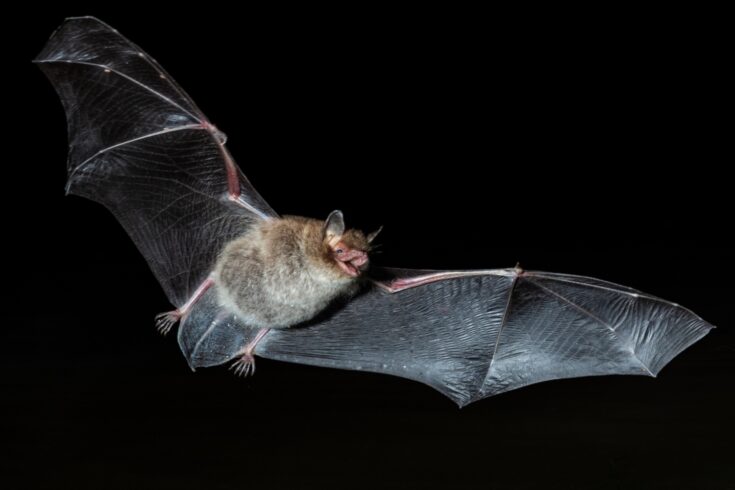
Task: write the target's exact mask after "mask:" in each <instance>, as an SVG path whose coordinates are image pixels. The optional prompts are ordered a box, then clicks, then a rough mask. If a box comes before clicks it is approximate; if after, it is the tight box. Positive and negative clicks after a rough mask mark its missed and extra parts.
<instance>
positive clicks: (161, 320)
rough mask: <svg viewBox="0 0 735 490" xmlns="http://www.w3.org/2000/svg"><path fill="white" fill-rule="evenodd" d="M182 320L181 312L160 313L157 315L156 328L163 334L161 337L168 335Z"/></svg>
mask: <svg viewBox="0 0 735 490" xmlns="http://www.w3.org/2000/svg"><path fill="white" fill-rule="evenodd" d="M180 319H181V313H179V310H173V311H166V312H164V313H159V314H158V315H156V328H157V329H158V331H159V332H160V333H161V335H166V334H167V333H168V332H169V331H170V330H171V327H173V326H174V325H176V323H177V322H178V321H179V320H180Z"/></svg>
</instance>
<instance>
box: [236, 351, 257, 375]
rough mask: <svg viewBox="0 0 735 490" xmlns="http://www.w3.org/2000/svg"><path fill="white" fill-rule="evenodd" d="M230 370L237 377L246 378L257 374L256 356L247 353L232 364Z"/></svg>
mask: <svg viewBox="0 0 735 490" xmlns="http://www.w3.org/2000/svg"><path fill="white" fill-rule="evenodd" d="M230 369H231V370H233V371H234V372H235V376H242V377H243V378H246V377H248V376H250V375H252V374H255V356H253V354H252V353H251V352H246V353H245V354H243V355H242V356H240V359H238V360H237V361H235V362H233V363H232V366H230Z"/></svg>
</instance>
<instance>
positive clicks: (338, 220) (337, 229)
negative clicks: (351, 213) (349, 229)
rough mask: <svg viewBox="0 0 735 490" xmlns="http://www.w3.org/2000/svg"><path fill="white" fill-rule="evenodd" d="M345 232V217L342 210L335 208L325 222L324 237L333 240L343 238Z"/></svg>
mask: <svg viewBox="0 0 735 490" xmlns="http://www.w3.org/2000/svg"><path fill="white" fill-rule="evenodd" d="M344 233H345V218H344V216H342V211H338V210H334V211H332V212H331V213H329V216H327V220H326V221H325V222H324V239H325V240H327V241H329V242H331V241H332V240H333V239H335V238H337V239H339V238H341V237H342V235H344Z"/></svg>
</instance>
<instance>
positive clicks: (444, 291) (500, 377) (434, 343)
mask: <svg viewBox="0 0 735 490" xmlns="http://www.w3.org/2000/svg"><path fill="white" fill-rule="evenodd" d="M481 273H482V272H481V271H469V272H467V275H464V276H463V275H461V274H462V273H461V272H456V273H454V274H455V275H454V277H451V275H450V278H447V279H442V277H447V273H446V272H444V273H427V272H425V271H416V273H415V274H414V276H413V278H415V279H417V278H422V277H432V276H436V277H438V278H437V280H435V281H429V282H422V281H417V282H416V283H417V284H419V285H418V286H416V287H409V288H407V289H403V290H399V291H396V292H393V293H390V292H387V291H385V290H384V289H382V288H378V287H375V288H371V289H369V290H367V291H366V292H364V294H362V295H361V296H359V297H357V298H355V299H354V300H353V301H350V302H349V303H347V304H345V305H342V307H341V308H338V309H337V310H336V311H334V312H332V313H331V314H330V315H329V316H328V317H326V318H323V319H321V321H320V322H319V323H318V324H316V325H311V326H308V327H306V328H300V329H295V330H288V331H276V332H272V333H270V334H269V335H268V336H266V337H265V339H264V340H263V341H262V342H261V344H260V345H259V346H258V349H257V353H258V355H260V356H263V357H268V358H272V359H279V360H283V361H291V362H299V363H304V364H313V365H318V366H327V367H337V368H347V369H358V370H365V371H374V372H381V373H386V374H394V375H398V376H403V377H406V378H410V379H414V380H417V381H421V382H423V383H426V384H428V385H430V386H433V387H434V388H436V389H437V390H439V391H441V392H442V393H444V394H445V395H447V396H448V397H450V398H451V399H452V400H454V401H455V402H456V403H458V404H459V405H466V404H467V403H470V402H473V401H476V400H479V399H481V398H484V397H487V396H491V395H495V394H498V393H502V392H504V391H509V390H513V389H516V388H520V387H522V386H525V385H529V384H533V383H538V382H541V381H547V380H551V379H559V378H574V377H579V376H596V375H605V374H639V375H655V374H657V373H658V372H659V371H660V370H661V368H663V367H664V365H666V363H668V362H669V361H670V360H671V359H673V358H674V357H675V356H676V355H677V354H679V353H680V352H681V351H683V350H684V349H686V348H687V347H688V346H690V345H691V344H693V343H694V342H696V341H697V340H699V339H700V338H702V337H703V336H704V335H706V334H707V332H708V331H709V329H710V328H712V326H711V325H709V324H708V323H707V322H705V321H703V320H702V319H701V318H699V317H698V316H696V315H695V314H693V313H692V312H690V311H689V310H686V309H685V308H682V307H680V306H677V305H674V304H672V303H669V302H666V301H663V300H660V299H658V298H654V297H651V296H648V295H645V294H642V293H639V292H637V291H635V290H633V289H630V288H626V287H623V286H617V285H615V284H611V283H607V282H604V281H599V280H596V279H591V278H585V277H578V276H564V275H557V274H546V273H542V272H521V271H517V270H515V269H508V270H501V271H487V272H485V273H484V274H483V275H478V274H481ZM458 274H459V275H458ZM396 276H397V277H399V278H400V279H399V280H405V279H406V278H408V277H411V274H410V271H407V270H405V269H404V270H400V271H398V272H397V274H396ZM572 278H573V281H572ZM390 283H391V280H386V282H385V284H390Z"/></svg>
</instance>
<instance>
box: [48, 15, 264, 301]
mask: <svg viewBox="0 0 735 490" xmlns="http://www.w3.org/2000/svg"><path fill="white" fill-rule="evenodd" d="M36 62H37V63H38V64H39V66H40V67H41V69H42V70H43V71H44V73H45V74H46V75H47V76H48V78H49V79H50V80H51V82H52V83H53V85H54V87H55V88H56V90H57V92H58V93H59V96H60V98H61V101H62V103H63V105H64V108H65V110H66V116H67V123H68V129H69V160H68V171H69V178H68V182H67V191H68V192H70V193H72V194H77V195H80V196H84V197H87V198H89V199H93V200H95V201H97V202H99V203H101V204H103V205H104V206H105V207H107V208H108V209H109V210H110V211H112V213H113V214H114V215H115V216H116V217H117V219H118V220H119V221H120V222H121V223H122V225H123V226H124V227H125V229H126V230H127V232H128V234H129V235H130V236H131V237H132V238H133V240H134V241H135V244H136V245H137V246H138V248H139V249H140V251H141V252H142V254H143V255H144V257H145V258H146V260H147V261H148V264H149V265H150V267H151V269H152V270H153V272H154V274H155V275H156V278H157V279H158V280H159V282H160V283H161V285H162V286H163V288H164V290H165V292H166V294H167V295H168V297H169V299H170V301H171V302H172V303H173V304H175V305H176V306H181V305H182V304H184V303H185V302H186V300H187V299H188V298H189V297H190V296H191V294H192V292H193V291H194V290H196V288H197V287H198V286H199V285H200V284H201V282H202V281H203V280H204V278H206V276H207V275H208V274H209V273H210V271H211V268H212V265H213V263H214V260H215V259H216V256H217V254H218V253H219V251H220V250H221V249H222V247H223V245H224V244H225V243H227V242H228V241H229V240H231V239H232V238H234V237H236V236H238V235H240V234H241V233H243V232H244V231H245V230H246V229H247V228H248V226H250V225H251V224H252V223H253V222H254V221H256V220H260V219H263V218H267V217H271V216H276V214H275V212H273V210H272V209H271V208H270V207H269V206H268V204H267V203H266V202H265V201H264V200H263V199H262V198H261V197H260V195H258V193H257V192H256V191H255V189H254V188H253V187H252V186H251V185H250V183H249V182H248V180H247V179H246V178H245V176H244V175H242V173H241V172H240V171H239V170H238V169H237V167H236V166H234V163H233V162H232V160H231V158H230V156H229V154H228V153H227V150H226V149H225V148H224V146H223V144H222V143H223V135H222V134H221V133H219V132H218V131H216V130H215V129H214V127H213V126H212V125H211V124H209V122H208V121H207V119H206V117H205V116H204V115H203V114H202V113H201V111H200V110H199V109H198V108H197V106H196V105H195V104H194V103H193V102H192V101H191V99H190V98H189V97H188V96H187V95H186V94H185V93H184V92H183V90H181V88H179V86H178V85H177V84H176V83H175V82H174V81H173V79H172V78H171V77H170V76H169V75H168V74H167V73H166V72H165V71H164V70H163V69H162V68H161V67H160V66H159V65H158V64H157V63H156V62H155V61H154V60H153V59H152V58H151V57H150V56H148V55H147V54H145V53H144V52H143V51H142V50H141V49H140V48H139V47H137V46H136V45H135V44H133V43H131V42H130V41H128V40H127V39H125V38H124V37H123V36H121V35H120V34H119V33H118V32H117V31H116V30H114V29H112V28H111V27H110V26H108V25H106V24H104V23H103V22H100V21H99V20H97V19H94V18H87V17H85V18H74V19H69V20H67V21H66V22H65V23H64V24H63V25H62V26H61V27H60V28H59V29H58V30H57V31H56V32H55V33H54V35H53V36H52V37H51V39H50V40H49V42H48V44H47V45H46V47H45V48H44V49H43V51H42V52H41V53H40V54H39V56H38V59H37V60H36Z"/></svg>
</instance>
